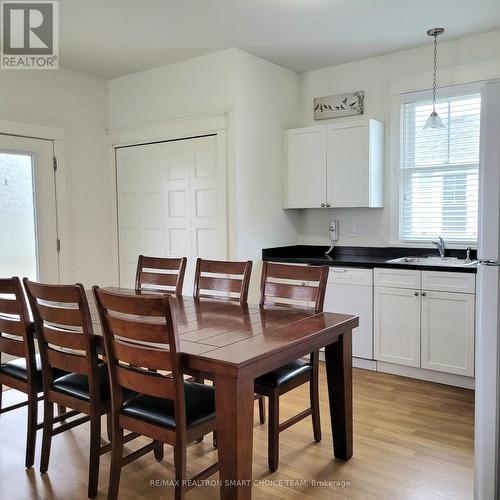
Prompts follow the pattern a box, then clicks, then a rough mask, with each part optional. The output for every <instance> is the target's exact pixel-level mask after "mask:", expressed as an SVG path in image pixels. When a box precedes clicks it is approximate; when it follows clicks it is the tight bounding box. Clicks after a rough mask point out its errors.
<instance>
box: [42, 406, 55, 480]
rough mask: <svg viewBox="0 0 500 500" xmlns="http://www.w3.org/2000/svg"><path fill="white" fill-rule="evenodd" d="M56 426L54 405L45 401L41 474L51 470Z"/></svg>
mask: <svg viewBox="0 0 500 500" xmlns="http://www.w3.org/2000/svg"><path fill="white" fill-rule="evenodd" d="M53 426H54V404H53V403H52V402H51V401H47V400H46V399H44V400H43V437H42V454H41V458H40V472H42V473H43V472H47V470H48V468H49V459H50V446H51V444H52V430H53Z"/></svg>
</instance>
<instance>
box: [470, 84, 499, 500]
mask: <svg viewBox="0 0 500 500" xmlns="http://www.w3.org/2000/svg"><path fill="white" fill-rule="evenodd" d="M479 186H480V188H479V190H480V191H479V200H480V205H479V233H478V259H479V262H480V264H479V266H478V275H477V325H476V363H475V364H476V415H475V426H476V427H475V429H476V430H475V495H474V497H475V499H476V500H494V499H498V498H499V476H500V473H499V462H500V460H499V456H498V455H499V452H500V446H499V435H500V429H499V421H500V408H499V401H500V370H499V365H500V313H499V310H500V267H499V266H500V80H494V81H491V82H489V83H487V84H485V85H484V87H483V88H482V91H481V157H480V169H479Z"/></svg>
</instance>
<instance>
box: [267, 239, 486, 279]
mask: <svg viewBox="0 0 500 500" xmlns="http://www.w3.org/2000/svg"><path fill="white" fill-rule="evenodd" d="M328 248H329V247H327V246H320V245H293V246H286V247H275V248H264V249H263V250H262V260H264V261H270V262H288V263H297V264H312V265H318V266H319V265H322V266H324V265H327V266H338V267H364V268H368V269H373V268H374V267H392V268H396V269H423V270H426V271H447V272H459V273H476V272H477V268H476V266H467V267H457V266H441V265H439V266H430V265H422V264H420V265H419V264H402V263H393V262H388V261H389V260H392V259H397V258H399V257H427V256H433V257H435V256H438V253H437V250H432V249H429V248H407V247H344V246H338V247H335V249H334V250H333V252H332V253H331V254H330V255H325V252H326V251H327V250H328ZM446 256H447V257H457V258H459V259H465V250H454V249H447V250H446ZM470 257H471V259H473V260H474V259H476V251H475V250H472V251H471V256H470Z"/></svg>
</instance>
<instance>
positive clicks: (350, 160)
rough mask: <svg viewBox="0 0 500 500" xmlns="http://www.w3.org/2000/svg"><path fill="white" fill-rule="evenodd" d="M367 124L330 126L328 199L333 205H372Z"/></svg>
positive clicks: (328, 140)
mask: <svg viewBox="0 0 500 500" xmlns="http://www.w3.org/2000/svg"><path fill="white" fill-rule="evenodd" d="M368 133H369V129H368V126H367V125H359V126H346V127H345V128H339V127H336V126H335V127H328V132H327V134H328V139H327V144H328V153H327V158H328V166H327V201H328V202H329V203H330V204H331V206H332V207H367V206H369V204H370V203H369V202H370V200H369V196H368V194H369V154H368V153H369V151H368V146H369V136H368Z"/></svg>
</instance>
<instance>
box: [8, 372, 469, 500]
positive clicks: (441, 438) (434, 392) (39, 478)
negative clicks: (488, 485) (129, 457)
mask: <svg viewBox="0 0 500 500" xmlns="http://www.w3.org/2000/svg"><path fill="white" fill-rule="evenodd" d="M320 377H321V384H320V387H321V393H320V399H321V416H322V430H323V440H322V441H321V443H315V442H314V441H313V439H312V426H311V423H310V419H308V420H303V421H302V422H301V423H299V424H297V425H294V426H293V427H291V428H290V429H288V430H286V431H284V432H283V433H282V434H281V457H280V467H279V469H278V471H277V472H275V473H273V474H270V473H269V471H268V469H267V426H266V425H262V426H261V425H259V424H258V423H257V422H258V419H257V413H256V417H255V422H256V423H255V428H254V473H253V475H254V480H255V481H256V485H255V486H254V490H253V492H254V493H253V498H254V499H256V500H264V499H266V500H267V499H292V500H293V499H301V500H307V499H313V498H314V499H332V498H335V499H337V498H338V499H339V500H340V499H359V500H378V499H381V500H382V499H383V500H389V499H394V500H410V499H411V500H434V499H443V500H444V499H445V500H452V499H464V500H465V499H472V498H473V475H474V470H473V462H474V457H473V435H474V393H473V392H472V391H469V390H466V389H459V388H454V387H448V386H444V385H439V384H433V383H430V382H424V381H418V380H412V379H408V378H403V377H398V376H394V375H388V374H383V373H375V372H370V371H366V370H359V369H355V370H354V456H353V458H352V459H351V460H350V461H349V462H347V463H344V462H341V461H339V460H335V459H333V458H332V436H331V430H330V423H329V420H328V418H329V417H328V399H327V391H326V382H325V371H324V367H323V366H322V367H321V371H320ZM3 397H4V405H5V404H8V403H9V402H10V401H13V400H14V399H16V400H18V399H20V397H19V393H16V392H15V391H7V392H4V393H3ZM307 398H308V388H307V386H304V387H302V388H299V389H296V390H295V391H293V392H291V393H289V394H287V395H285V396H284V397H282V398H281V418H282V419H285V418H287V417H289V416H291V415H292V414H293V413H295V412H298V411H300V410H302V409H303V408H305V406H306V401H307ZM256 407H257V406H256ZM25 422H26V413H25V409H21V410H16V411H13V412H9V413H6V414H4V415H2V416H1V417H0V498H2V499H12V500H14V499H31V498H32V499H43V500H50V499H65V500H66V499H72V500H73V499H74V500H76V499H85V498H86V491H87V486H86V482H87V469H88V424H86V425H85V426H81V427H78V428H76V429H73V430H71V431H68V432H66V433H63V434H61V435H59V436H56V437H54V438H53V445H52V455H51V462H50V467H49V472H48V474H40V473H39V471H38V465H39V459H40V443H41V432H39V435H38V439H37V449H36V463H35V468H34V469H31V470H25V469H24V446H25ZM103 436H105V432H104V430H103ZM140 444H141V442H139V441H136V442H135V443H130V444H129V445H128V449H129V450H133V449H135V448H137V447H138V446H140ZM211 444H212V439H211V436H206V437H205V440H204V442H203V443H201V444H193V445H190V447H189V451H188V474H189V476H190V477H191V476H192V475H194V474H196V473H197V472H198V471H199V470H201V469H202V468H204V467H206V466H207V465H209V464H210V463H212V462H213V461H215V460H216V459H217V453H216V452H215V451H214V449H213V448H212V446H211ZM172 464H173V456H172V450H171V448H170V447H168V446H166V447H165V459H164V460H163V462H161V463H158V462H156V461H155V459H154V457H153V455H152V453H151V454H148V455H146V456H144V457H142V458H141V459H139V460H137V461H135V462H133V463H132V464H130V465H128V466H126V467H125V468H123V471H122V480H121V486H120V498H121V499H124V500H129V499H130V500H132V499H137V498H158V499H170V498H172V495H173V489H172V488H171V487H170V486H167V485H165V482H168V481H169V480H171V479H172V478H173V474H174V470H173V466H172ZM108 472H109V454H107V455H104V456H103V457H102V458H101V475H100V481H99V497H98V498H106V491H107V482H108ZM212 479H213V480H216V479H217V475H215V476H213V477H212ZM162 481H163V483H162ZM313 481H316V485H312V482H313ZM217 498H219V494H218V487H217V486H214V485H207V486H203V487H201V486H199V487H197V488H195V489H193V490H191V491H190V492H188V493H187V499H188V500H201V499H203V500H205V499H206V500H211V499H217Z"/></svg>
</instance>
